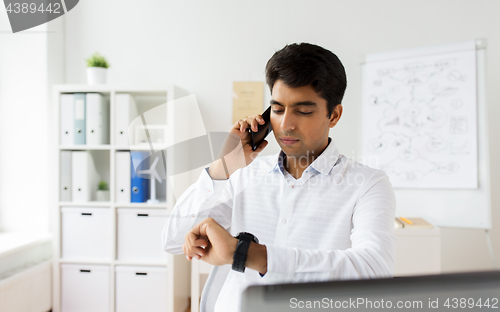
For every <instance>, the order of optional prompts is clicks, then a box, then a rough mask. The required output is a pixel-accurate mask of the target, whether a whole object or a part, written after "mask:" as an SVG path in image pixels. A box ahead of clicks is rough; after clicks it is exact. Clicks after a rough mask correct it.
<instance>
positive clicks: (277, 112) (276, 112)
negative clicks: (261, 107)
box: [273, 110, 283, 114]
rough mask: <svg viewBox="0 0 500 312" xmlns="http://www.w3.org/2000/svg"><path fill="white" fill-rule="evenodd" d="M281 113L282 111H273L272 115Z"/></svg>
mask: <svg viewBox="0 0 500 312" xmlns="http://www.w3.org/2000/svg"><path fill="white" fill-rule="evenodd" d="M282 112H283V111H282V110H273V113H275V114H279V113H282Z"/></svg>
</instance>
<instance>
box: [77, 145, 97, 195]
mask: <svg viewBox="0 0 500 312" xmlns="http://www.w3.org/2000/svg"><path fill="white" fill-rule="evenodd" d="M98 182H99V176H98V175H97V171H96V169H95V165H94V159H93V158H92V155H90V154H89V153H88V152H87V151H74V152H71V196H72V198H73V201H74V202H88V201H91V200H93V199H95V197H96V196H95V194H96V192H97V186H98V185H97V184H98Z"/></svg>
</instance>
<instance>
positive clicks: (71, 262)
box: [59, 258, 167, 267]
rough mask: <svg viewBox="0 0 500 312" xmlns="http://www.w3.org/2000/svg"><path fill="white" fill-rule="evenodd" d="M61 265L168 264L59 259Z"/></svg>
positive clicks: (162, 263)
mask: <svg viewBox="0 0 500 312" xmlns="http://www.w3.org/2000/svg"><path fill="white" fill-rule="evenodd" d="M59 263H60V264H82V265H86V264H89V265H90V264H92V265H94V264H101V265H133V266H162V267H164V266H167V263H166V262H140V261H120V260H114V261H113V260H109V261H106V260H93V259H63V258H61V259H59Z"/></svg>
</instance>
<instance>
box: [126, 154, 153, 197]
mask: <svg viewBox="0 0 500 312" xmlns="http://www.w3.org/2000/svg"><path fill="white" fill-rule="evenodd" d="M148 157H149V152H138V151H130V158H131V161H130V187H131V189H130V202H131V203H144V202H146V201H147V200H148V199H149V179H147V178H141V177H139V176H138V175H137V173H136V170H137V171H139V170H148V169H149V161H143V162H142V163H141V161H142V160H145V159H148ZM134 163H135V164H138V163H140V165H139V166H138V167H137V169H135V168H134Z"/></svg>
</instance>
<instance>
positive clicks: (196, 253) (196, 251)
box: [186, 247, 207, 258]
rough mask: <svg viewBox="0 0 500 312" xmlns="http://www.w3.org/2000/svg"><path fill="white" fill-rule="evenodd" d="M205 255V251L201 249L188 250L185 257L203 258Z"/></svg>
mask: <svg viewBox="0 0 500 312" xmlns="http://www.w3.org/2000/svg"><path fill="white" fill-rule="evenodd" d="M206 254H207V251H206V250H205V249H203V248H201V247H192V248H188V249H187V252H186V256H188V257H191V258H198V256H200V257H203V256H204V255H206Z"/></svg>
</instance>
